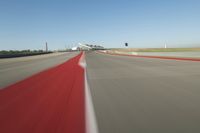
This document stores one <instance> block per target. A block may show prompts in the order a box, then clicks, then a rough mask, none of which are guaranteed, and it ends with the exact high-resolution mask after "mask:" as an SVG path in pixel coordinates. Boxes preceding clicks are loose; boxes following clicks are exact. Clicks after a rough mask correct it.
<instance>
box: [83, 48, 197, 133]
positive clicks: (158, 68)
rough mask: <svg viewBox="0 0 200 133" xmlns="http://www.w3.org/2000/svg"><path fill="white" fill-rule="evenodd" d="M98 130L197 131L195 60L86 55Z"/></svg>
mask: <svg viewBox="0 0 200 133" xmlns="http://www.w3.org/2000/svg"><path fill="white" fill-rule="evenodd" d="M86 62H87V76H88V82H89V86H90V89H91V95H92V99H93V103H94V109H95V113H96V118H97V123H98V128H99V133H199V132H200V126H199V125H200V124H199V123H200V104H199V103H200V70H199V68H200V62H192V61H178V60H167V59H153V58H142V57H127V56H118V55H106V54H101V53H95V52H88V53H87V54H86Z"/></svg>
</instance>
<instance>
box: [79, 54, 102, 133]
mask: <svg viewBox="0 0 200 133" xmlns="http://www.w3.org/2000/svg"><path fill="white" fill-rule="evenodd" d="M79 65H80V66H81V67H83V68H84V78H85V118H86V133H98V126H97V121H96V116H95V112H94V106H93V102H92V96H91V92H90V88H89V85H88V81H87V72H86V66H87V64H86V61H85V53H83V55H82V56H81V58H80V60H79Z"/></svg>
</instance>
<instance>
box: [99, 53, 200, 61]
mask: <svg viewBox="0 0 200 133" xmlns="http://www.w3.org/2000/svg"><path fill="white" fill-rule="evenodd" d="M100 53H103V54H109V55H119V56H130V57H142V58H157V59H167V60H180V61H181V60H182V61H197V62H199V61H200V59H199V58H198V59H197V58H182V57H169V56H144V55H127V54H116V53H104V52H100Z"/></svg>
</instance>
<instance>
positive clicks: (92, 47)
mask: <svg viewBox="0 0 200 133" xmlns="http://www.w3.org/2000/svg"><path fill="white" fill-rule="evenodd" d="M104 49H105V48H104V47H102V46H99V45H89V44H82V43H78V46H75V47H72V49H71V50H73V51H77V50H104Z"/></svg>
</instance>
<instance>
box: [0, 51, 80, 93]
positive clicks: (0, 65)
mask: <svg viewBox="0 0 200 133" xmlns="http://www.w3.org/2000/svg"><path fill="white" fill-rule="evenodd" d="M77 54H78V52H71V53H54V54H47V55H38V56H28V57H19V58H9V59H0V89H2V88H4V87H6V86H9V85H11V84H13V83H16V82H18V81H21V80H23V79H25V78H27V77H29V76H32V75H34V74H36V73H39V72H41V71H44V70H47V69H49V68H51V67H54V66H57V65H59V64H61V63H63V62H65V61H67V60H68V59H70V58H72V57H74V56H75V55H77Z"/></svg>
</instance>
